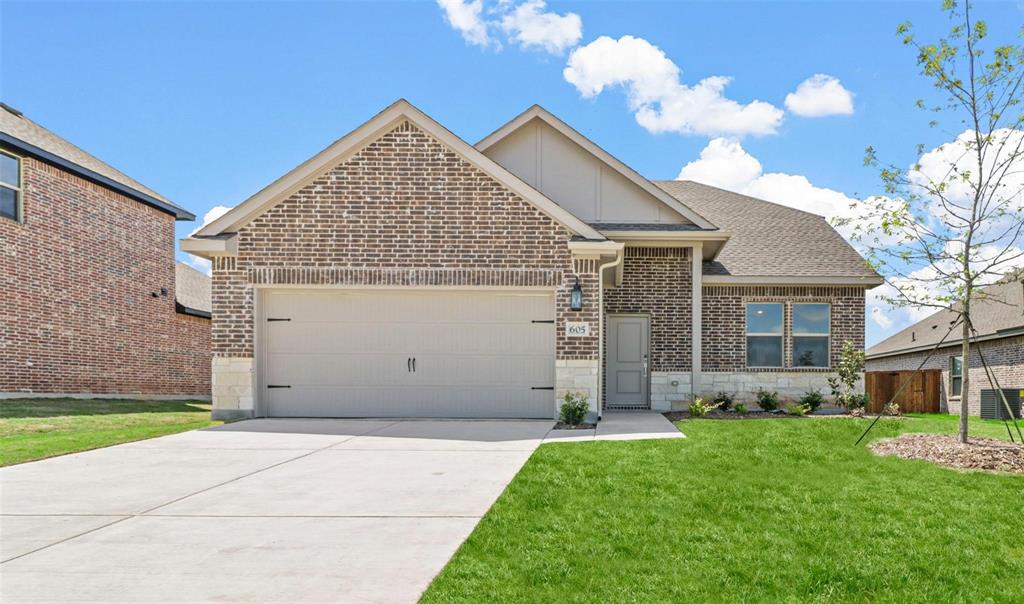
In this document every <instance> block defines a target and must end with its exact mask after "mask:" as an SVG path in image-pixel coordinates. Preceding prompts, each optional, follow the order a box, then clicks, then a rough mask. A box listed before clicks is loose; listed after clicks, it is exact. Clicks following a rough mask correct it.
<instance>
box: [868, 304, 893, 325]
mask: <svg viewBox="0 0 1024 604" xmlns="http://www.w3.org/2000/svg"><path fill="white" fill-rule="evenodd" d="M871 320H872V321H874V322H875V324H876V325H878V326H879V327H881V328H882V329H889V328H890V327H892V319H890V318H889V315H887V314H886V313H885V312H884V311H883V310H882V309H881V308H880V307H878V306H875V307H874V308H872V309H871Z"/></svg>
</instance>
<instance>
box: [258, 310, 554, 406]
mask: <svg viewBox="0 0 1024 604" xmlns="http://www.w3.org/2000/svg"><path fill="white" fill-rule="evenodd" d="M554 312H555V310H554V298H553V294H552V293H551V292H531V291H523V292H482V291H436V290H435V291H423V290H417V291H409V290H406V291H397V290H377V291H349V290H301V291H300V290H266V291H264V292H263V298H262V312H261V313H260V314H261V316H262V319H261V320H262V321H263V322H264V325H263V330H262V334H261V351H262V355H263V359H262V360H263V365H262V371H263V375H262V379H261V380H260V382H261V389H262V392H261V395H262V396H261V397H260V402H261V411H262V412H263V413H264V414H266V415H268V416H277V417H520V418H529V417H536V418H550V417H551V416H552V414H553V412H554V392H552V390H551V388H552V387H553V386H554V382H555V376H554V371H555V369H554V368H555V360H554V357H555V333H554V331H555V330H554Z"/></svg>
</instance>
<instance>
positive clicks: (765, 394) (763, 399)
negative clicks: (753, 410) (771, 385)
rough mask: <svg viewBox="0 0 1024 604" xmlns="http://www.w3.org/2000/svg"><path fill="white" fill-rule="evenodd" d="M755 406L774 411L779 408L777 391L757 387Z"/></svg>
mask: <svg viewBox="0 0 1024 604" xmlns="http://www.w3.org/2000/svg"><path fill="white" fill-rule="evenodd" d="M757 406H758V407H760V408H762V409H764V410H765V411H775V410H776V409H778V408H779V393H778V392H769V391H767V390H765V389H764V388H758V389H757Z"/></svg>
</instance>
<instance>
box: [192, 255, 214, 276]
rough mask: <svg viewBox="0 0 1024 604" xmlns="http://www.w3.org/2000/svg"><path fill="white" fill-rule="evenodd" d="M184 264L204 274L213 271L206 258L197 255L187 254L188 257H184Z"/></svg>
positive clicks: (209, 273)
mask: <svg viewBox="0 0 1024 604" xmlns="http://www.w3.org/2000/svg"><path fill="white" fill-rule="evenodd" d="M185 264H187V265H189V266H191V267H192V268H194V269H196V270H197V271H199V272H200V273H203V274H205V275H211V274H212V273H213V270H212V269H213V265H212V263H211V262H210V261H209V260H207V259H206V258H200V257H199V256H193V255H192V254H189V255H188V257H187V258H185Z"/></svg>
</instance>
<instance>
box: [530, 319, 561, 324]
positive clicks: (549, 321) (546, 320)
mask: <svg viewBox="0 0 1024 604" xmlns="http://www.w3.org/2000/svg"><path fill="white" fill-rule="evenodd" d="M530 323H551V324H554V323H555V320H554V319H541V320H534V321H530Z"/></svg>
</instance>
